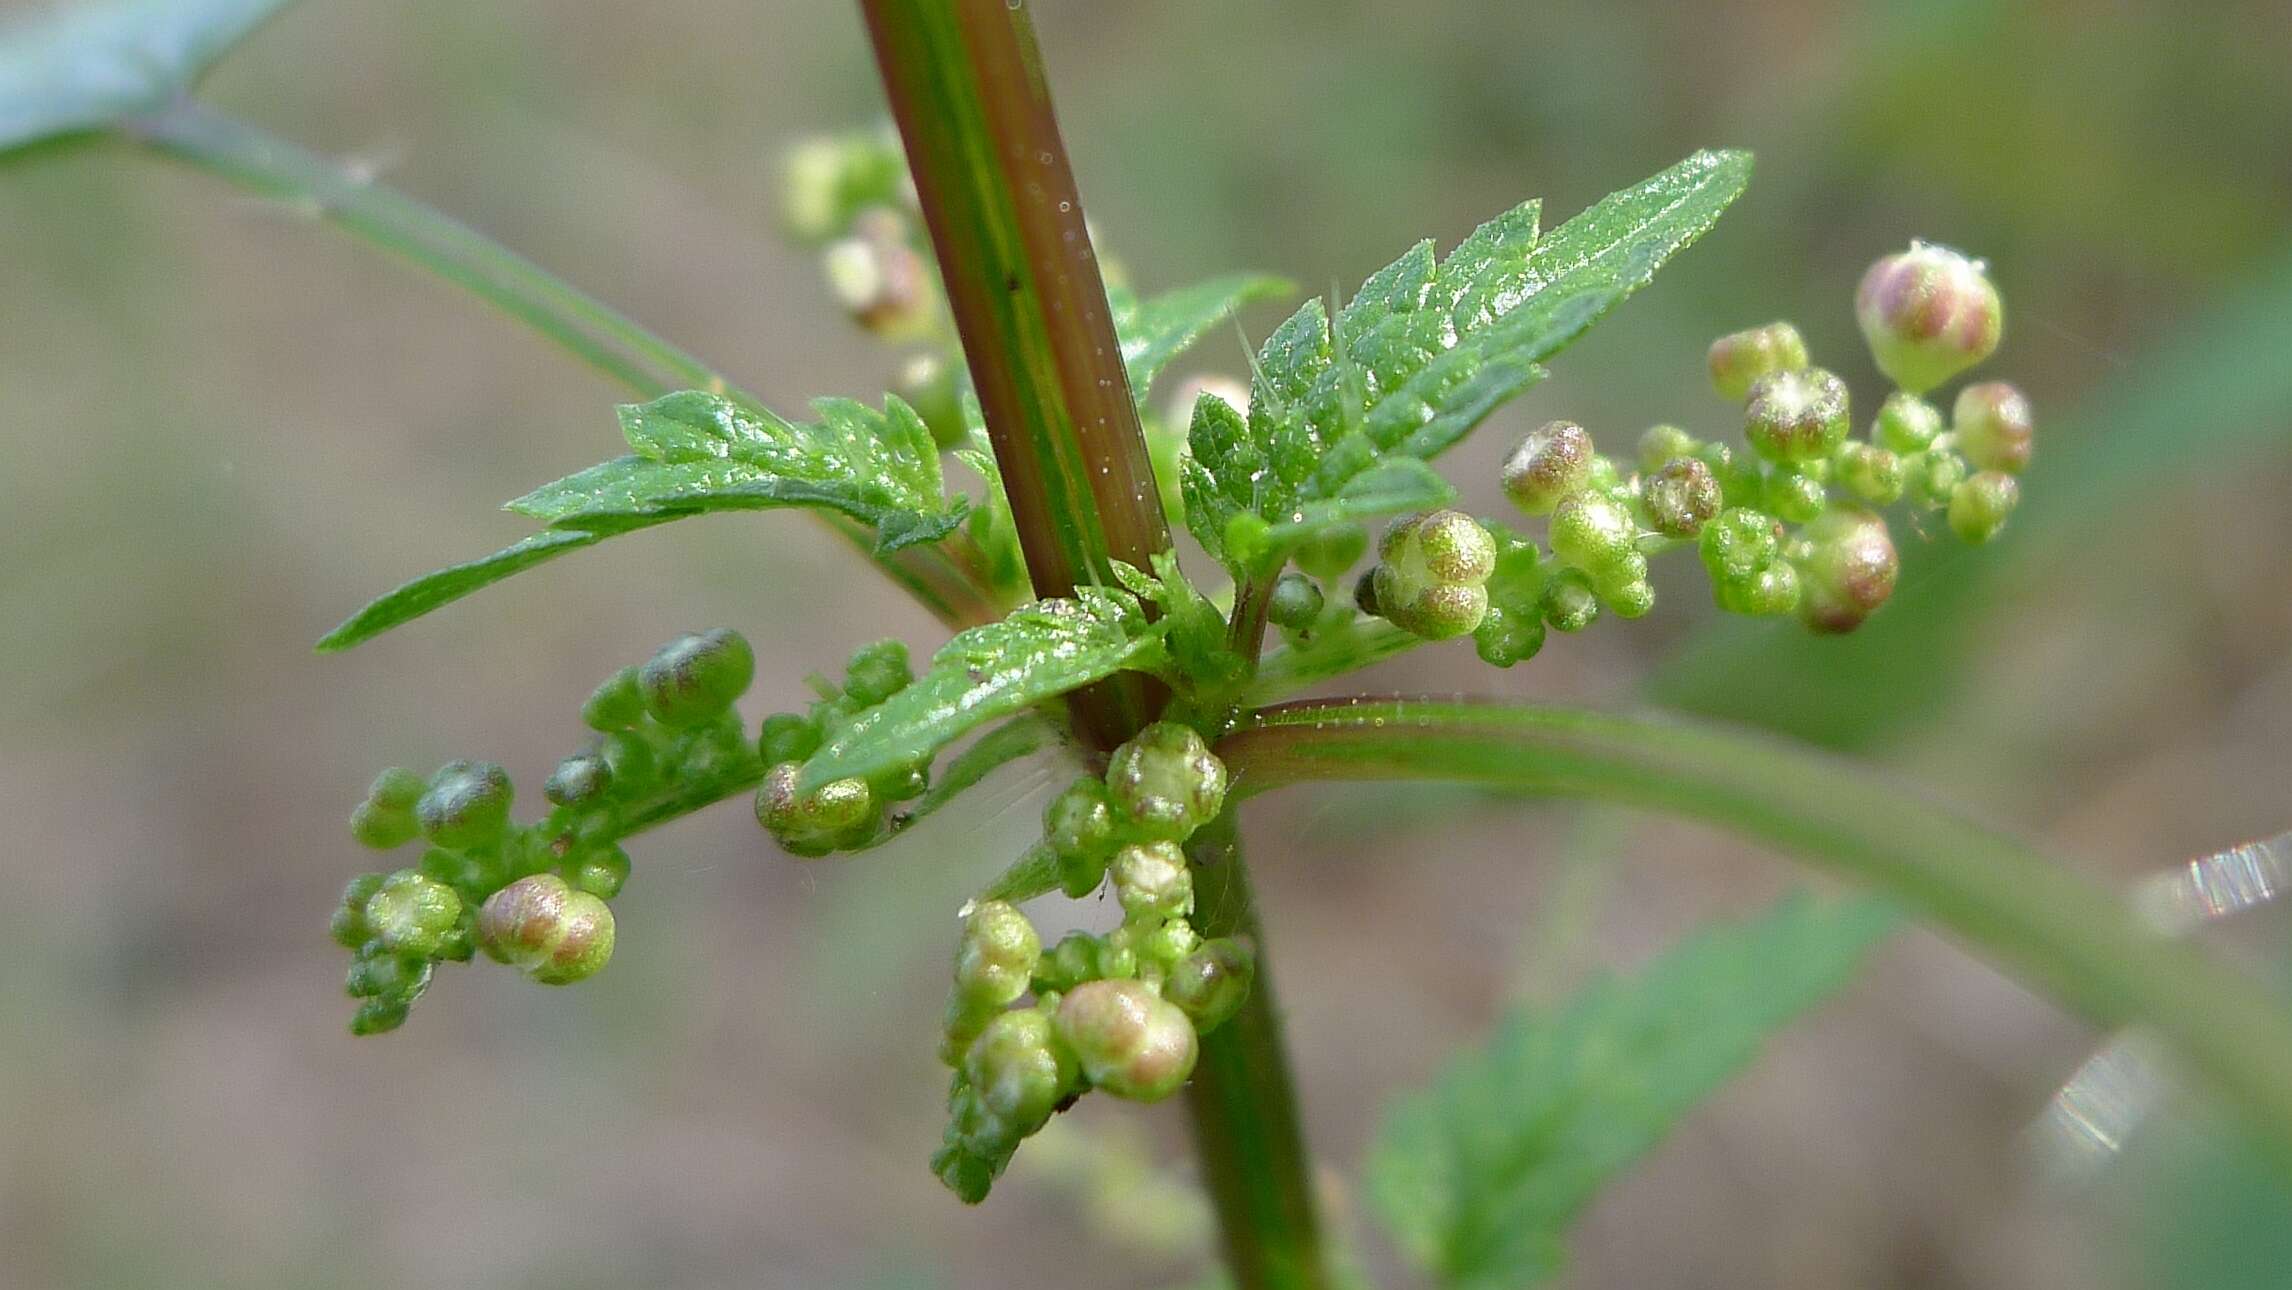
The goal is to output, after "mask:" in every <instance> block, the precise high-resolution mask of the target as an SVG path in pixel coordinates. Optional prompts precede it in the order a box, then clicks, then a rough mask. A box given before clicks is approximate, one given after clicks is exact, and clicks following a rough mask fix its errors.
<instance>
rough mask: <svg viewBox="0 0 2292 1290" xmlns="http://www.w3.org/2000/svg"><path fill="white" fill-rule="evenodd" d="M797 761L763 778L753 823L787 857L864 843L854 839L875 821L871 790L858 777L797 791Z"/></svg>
mask: <svg viewBox="0 0 2292 1290" xmlns="http://www.w3.org/2000/svg"><path fill="white" fill-rule="evenodd" d="M803 777H804V767H803V764H802V763H801V762H792V761H786V762H781V763H780V764H779V765H777V766H774V767H773V768H772V769H770V770H768V771H766V772H765V773H764V782H763V783H762V784H761V785H759V786H758V787H757V789H756V822H757V823H759V824H761V825H763V826H764V828H765V830H766V831H767V832H769V833H770V834H771V835H772V839H773V841H775V842H778V843H779V844H780V847H781V849H782V850H785V851H786V852H788V853H789V854H790V855H795V856H802V857H806V858H811V857H817V856H823V855H826V854H828V853H829V852H830V851H833V850H835V849H836V848H837V847H838V846H839V845H847V844H850V843H854V842H858V841H863V840H864V838H862V837H859V836H857V835H859V834H862V833H864V832H865V831H867V830H869V829H870V828H871V826H872V825H873V824H874V822H875V791H874V790H873V789H871V788H869V787H868V783H867V781H866V780H864V779H859V778H856V777H852V778H846V779H837V780H830V781H829V782H827V783H825V784H822V785H820V786H819V787H818V788H816V789H814V790H812V791H811V792H810V793H801V792H798V791H797V789H798V785H800V784H801V783H802V782H803Z"/></svg>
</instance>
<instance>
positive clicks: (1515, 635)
mask: <svg viewBox="0 0 2292 1290" xmlns="http://www.w3.org/2000/svg"><path fill="white" fill-rule="evenodd" d="M1542 648H1544V620H1543V618H1542V617H1541V616H1539V615H1537V614H1536V613H1534V612H1529V613H1513V612H1510V611H1508V610H1505V609H1502V608H1500V607H1498V606H1495V605H1490V606H1489V607H1488V613H1487V615H1486V616H1485V617H1483V618H1482V619H1481V620H1480V626H1478V627H1475V628H1474V629H1473V630H1472V649H1473V652H1474V653H1475V654H1478V655H1480V661H1481V662H1483V663H1486V664H1488V665H1490V666H1491V667H1510V666H1512V665H1513V664H1515V663H1521V662H1525V661H1527V660H1528V659H1531V658H1534V657H1536V651H1538V650H1540V649H1542Z"/></svg>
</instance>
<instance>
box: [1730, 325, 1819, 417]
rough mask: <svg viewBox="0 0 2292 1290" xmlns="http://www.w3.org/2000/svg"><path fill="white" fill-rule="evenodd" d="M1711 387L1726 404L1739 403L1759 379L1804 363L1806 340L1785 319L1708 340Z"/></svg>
mask: <svg viewBox="0 0 2292 1290" xmlns="http://www.w3.org/2000/svg"><path fill="white" fill-rule="evenodd" d="M1707 357H1708V359H1709V361H1710V365H1711V388H1712V389H1714V390H1717V391H1719V397H1720V398H1723V399H1725V400H1727V401H1728V402H1730V403H1741V402H1742V401H1743V399H1744V397H1745V396H1746V395H1748V394H1749V393H1750V392H1751V386H1752V385H1754V384H1756V383H1757V382H1758V380H1759V378H1761V377H1764V376H1772V375H1774V374H1775V373H1777V372H1796V371H1798V370H1799V369H1801V368H1803V367H1805V366H1806V365H1807V343H1806V341H1805V340H1804V339H1803V338H1801V337H1800V336H1799V329H1798V328H1796V327H1793V326H1791V325H1790V324H1789V323H1787V322H1771V323H1768V324H1767V325H1766V326H1764V327H1753V328H1751V329H1750V330H1749V331H1739V332H1736V333H1734V334H1733V335H1729V336H1721V337H1720V338H1719V339H1717V340H1715V341H1712V342H1711V352H1710V353H1709V355H1707Z"/></svg>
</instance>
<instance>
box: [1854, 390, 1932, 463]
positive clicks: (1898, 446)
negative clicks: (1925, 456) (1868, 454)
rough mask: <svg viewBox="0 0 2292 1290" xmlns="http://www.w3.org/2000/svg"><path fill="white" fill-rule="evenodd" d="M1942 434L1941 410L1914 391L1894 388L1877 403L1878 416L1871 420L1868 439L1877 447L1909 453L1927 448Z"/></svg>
mask: <svg viewBox="0 0 2292 1290" xmlns="http://www.w3.org/2000/svg"><path fill="white" fill-rule="evenodd" d="M1940 433H1942V411H1941V409H1939V408H1937V407H1935V406H1934V405H1933V404H1931V403H1928V402H1927V401H1926V400H1924V399H1921V398H1919V397H1918V396H1917V395H1915V394H1911V393H1908V392H1906V391H1903V390H1896V391H1895V392H1894V393H1892V394H1889V395H1887V396H1886V402H1884V403H1881V404H1879V405H1878V418H1877V420H1875V421H1873V422H1871V423H1870V438H1871V440H1872V442H1874V443H1876V444H1877V445H1878V446H1879V447H1881V448H1885V449H1888V450H1889V451H1892V452H1896V453H1900V454H1902V455H1903V456H1908V455H1910V454H1911V453H1914V452H1924V451H1926V448H1927V445H1929V444H1931V443H1933V442H1934V436H1935V435H1938V434H1940Z"/></svg>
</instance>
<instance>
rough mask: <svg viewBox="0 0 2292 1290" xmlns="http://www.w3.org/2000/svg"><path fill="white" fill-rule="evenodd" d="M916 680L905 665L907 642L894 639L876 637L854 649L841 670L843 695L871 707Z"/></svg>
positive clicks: (911, 671) (862, 705) (857, 703)
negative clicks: (875, 639) (850, 657)
mask: <svg viewBox="0 0 2292 1290" xmlns="http://www.w3.org/2000/svg"><path fill="white" fill-rule="evenodd" d="M914 681H915V671H914V669H912V668H910V667H909V666H908V665H907V646H906V644H905V643H903V642H901V641H896V640H882V641H877V642H875V643H874V644H872V645H862V646H860V647H859V649H857V650H855V651H853V653H852V660H851V663H850V665H849V666H848V667H846V668H845V670H844V695H845V696H846V697H847V698H849V699H850V700H851V701H852V702H853V703H854V704H856V705H858V706H859V707H863V708H872V707H874V706H875V705H876V704H879V703H881V702H883V701H884V700H885V699H888V698H890V697H891V696H892V695H895V694H897V693H899V692H900V691H901V690H904V689H906V688H907V687H908V686H909V685H911V684H913V683H914Z"/></svg>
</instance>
